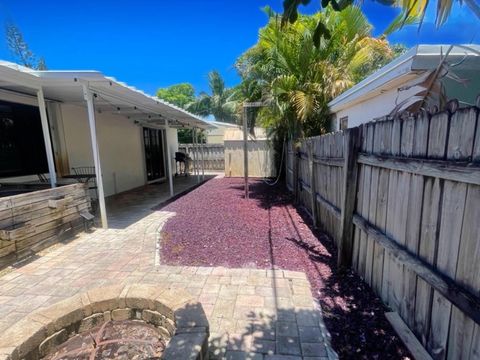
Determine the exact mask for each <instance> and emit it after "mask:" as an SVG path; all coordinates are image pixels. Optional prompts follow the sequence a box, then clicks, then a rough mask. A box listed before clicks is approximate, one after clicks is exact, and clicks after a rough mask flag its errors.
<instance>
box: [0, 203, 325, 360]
mask: <svg viewBox="0 0 480 360" xmlns="http://www.w3.org/2000/svg"><path fill="white" fill-rule="evenodd" d="M119 213H120V211H119ZM174 215H175V214H174V213H169V212H165V211H155V212H152V211H149V212H143V213H142V217H141V218H140V217H139V218H135V219H134V220H135V221H132V219H131V218H129V217H124V218H122V217H121V216H117V218H116V221H117V225H118V226H119V229H107V230H103V229H97V230H95V231H93V232H92V233H82V234H80V235H78V236H77V237H76V238H75V239H73V240H72V241H70V242H68V243H61V244H57V245H54V246H52V247H50V248H49V249H47V250H45V251H43V252H42V253H40V254H39V255H38V256H37V257H36V258H34V259H31V261H30V262H28V263H25V264H23V265H19V266H16V267H14V268H12V269H11V270H10V271H7V272H4V273H3V275H2V276H0V334H1V332H2V331H3V330H4V329H6V328H8V327H9V326H11V325H12V324H14V323H15V322H16V321H18V320H19V319H21V318H23V317H25V316H26V315H27V314H28V313H30V312H32V311H35V310H36V309H38V308H40V307H44V306H50V305H52V304H54V303H55V302H57V301H60V300H62V299H65V298H67V297H70V296H72V295H74V294H77V293H79V292H83V291H86V290H88V289H91V288H94V287H99V286H107V285H112V284H119V283H120V284H131V283H147V284H158V285H159V286H166V287H169V288H173V289H175V288H182V289H186V290H187V291H189V292H190V293H191V294H192V296H194V297H196V298H197V299H198V301H200V302H201V304H202V306H203V308H204V309H205V312H206V314H207V316H208V319H209V322H210V332H211V337H210V351H211V358H212V359H222V358H223V359H264V360H282V359H285V360H290V359H292V360H293V359H302V358H304V359H326V358H327V355H331V357H334V354H333V352H332V351H331V350H329V347H328V346H326V344H328V341H326V339H325V337H326V335H325V334H326V332H325V329H324V326H323V321H322V318H321V312H320V310H319V309H318V307H317V306H316V304H315V303H314V301H313V298H312V296H311V293H310V290H309V283H308V281H307V279H306V276H305V274H303V273H300V272H291V271H282V270H259V269H226V268H219V267H216V268H213V267H212V268H209V267H181V266H180V267H175V266H166V265H161V264H159V259H158V257H156V254H157V253H158V251H157V250H156V247H157V242H158V234H159V231H160V229H161V228H162V226H163V224H164V223H165V221H166V220H167V219H168V218H169V217H171V216H174ZM122 219H123V220H124V221H125V222H124V223H122ZM327 340H328V339H327ZM278 354H283V355H278Z"/></svg>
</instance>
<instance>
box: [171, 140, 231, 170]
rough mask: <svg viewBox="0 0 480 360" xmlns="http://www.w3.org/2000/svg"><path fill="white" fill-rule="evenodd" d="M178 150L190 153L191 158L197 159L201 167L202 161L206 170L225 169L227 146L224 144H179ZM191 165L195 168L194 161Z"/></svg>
mask: <svg viewBox="0 0 480 360" xmlns="http://www.w3.org/2000/svg"><path fill="white" fill-rule="evenodd" d="M178 151H180V152H183V153H185V154H188V155H190V158H191V159H197V164H198V167H199V169H201V168H202V162H203V165H204V169H205V170H224V169H225V146H224V145H223V144H199V145H197V146H196V147H194V146H193V144H179V145H178ZM202 151H203V157H202ZM202 159H203V160H202ZM190 167H191V168H192V169H193V161H190ZM190 171H192V170H190Z"/></svg>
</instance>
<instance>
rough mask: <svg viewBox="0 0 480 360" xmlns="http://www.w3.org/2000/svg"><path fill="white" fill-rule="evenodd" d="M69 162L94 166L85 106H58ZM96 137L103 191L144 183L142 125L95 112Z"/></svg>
mask: <svg viewBox="0 0 480 360" xmlns="http://www.w3.org/2000/svg"><path fill="white" fill-rule="evenodd" d="M61 113H62V120H63V127H64V136H65V143H66V150H67V153H68V159H69V161H68V162H69V166H70V168H72V167H77V166H93V155H92V149H91V141H90V132H89V127H88V118H87V112H86V108H84V107H81V106H75V105H62V106H61ZM96 121H97V138H98V143H99V152H100V161H101V165H102V173H103V184H104V189H105V195H106V196H109V195H113V194H116V193H119V192H122V191H126V190H129V189H132V188H135V187H138V186H142V185H144V184H145V181H146V178H145V160H144V156H143V143H142V128H141V127H140V126H138V125H136V124H134V123H133V121H131V120H128V119H126V118H125V117H123V116H117V115H113V114H108V113H102V114H98V113H97V114H96Z"/></svg>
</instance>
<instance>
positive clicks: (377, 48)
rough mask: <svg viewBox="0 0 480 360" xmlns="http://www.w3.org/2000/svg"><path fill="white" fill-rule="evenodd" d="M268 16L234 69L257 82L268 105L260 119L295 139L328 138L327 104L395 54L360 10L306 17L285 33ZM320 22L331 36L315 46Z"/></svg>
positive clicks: (243, 76) (349, 9)
mask: <svg viewBox="0 0 480 360" xmlns="http://www.w3.org/2000/svg"><path fill="white" fill-rule="evenodd" d="M267 13H268V14H269V16H270V18H269V23H268V25H267V26H266V27H265V28H263V29H261V30H260V35H259V40H258V43H257V45H255V46H254V47H253V48H251V49H250V50H248V51H247V52H246V53H245V54H244V55H242V57H241V58H240V59H239V60H238V61H237V64H236V66H237V69H238V71H239V72H240V75H241V76H242V79H244V81H248V82H251V81H256V83H257V86H259V87H260V88H261V89H262V91H261V93H262V99H263V100H264V101H265V102H266V103H268V104H270V106H269V107H268V108H265V109H263V110H261V111H260V119H261V120H263V121H264V122H265V123H266V124H267V125H269V126H271V127H273V128H277V129H280V130H281V131H282V132H287V133H288V134H289V137H291V138H297V137H299V136H303V135H307V136H312V135H318V134H321V133H324V132H326V131H327V130H328V127H329V115H328V106H327V104H328V102H329V101H330V100H331V99H333V98H334V97H335V96H337V95H339V94H340V93H341V92H343V91H344V90H346V89H348V88H349V87H351V86H352V85H353V84H354V83H355V82H356V81H358V79H359V77H362V76H364V75H366V74H364V72H365V69H366V66H365V65H366V64H368V63H369V62H372V60H373V59H374V58H375V59H376V60H378V59H377V57H378V56H379V55H382V56H384V58H385V59H390V58H391V57H392V55H393V52H392V51H391V48H390V46H389V44H388V42H387V41H386V40H385V39H384V38H374V37H372V35H371V31H372V26H371V25H370V24H369V23H368V20H367V19H366V17H365V16H364V15H363V13H362V11H361V10H360V9H359V8H358V7H348V8H347V9H345V10H344V11H342V12H336V11H334V10H333V9H326V10H325V11H324V12H321V13H318V14H316V15H313V16H304V15H302V16H300V17H299V18H298V21H296V22H295V23H294V24H291V25H289V26H288V27H286V28H282V25H281V20H280V19H279V17H278V16H276V14H274V13H273V12H272V11H271V10H270V9H267ZM319 21H321V22H322V23H324V24H325V26H326V28H327V30H328V31H329V33H330V37H329V39H321V40H320V42H319V44H318V46H315V45H314V42H313V41H312V40H313V38H314V37H315V32H316V26H317V23H318V22H319Z"/></svg>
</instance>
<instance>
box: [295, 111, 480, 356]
mask: <svg viewBox="0 0 480 360" xmlns="http://www.w3.org/2000/svg"><path fill="white" fill-rule="evenodd" d="M478 114H479V109H478V108H476V107H471V108H465V109H460V110H457V111H456V112H455V113H453V114H451V113H449V112H440V113H437V114H434V115H429V114H426V113H425V114H420V115H419V116H417V117H416V118H409V119H405V120H401V119H397V120H387V121H381V122H372V123H368V124H365V125H362V126H360V127H358V128H353V129H348V130H346V131H345V132H337V133H334V134H328V135H324V136H320V137H314V138H309V139H306V140H304V141H302V142H301V144H300V146H299V147H298V146H297V147H296V148H295V149H294V148H293V147H292V145H291V144H289V145H288V151H287V154H288V157H287V161H286V167H287V186H288V187H289V188H290V189H291V190H292V191H293V192H294V193H295V194H296V199H297V201H298V202H299V203H300V204H301V205H303V206H304V207H305V208H306V209H307V210H308V211H309V213H310V214H311V216H312V218H313V222H314V224H317V223H318V225H319V226H321V227H322V228H323V229H324V230H325V231H326V232H328V233H329V234H330V235H331V236H332V237H333V239H335V241H336V243H337V246H338V250H339V251H338V253H339V255H338V256H339V257H338V261H339V265H341V266H352V268H353V269H354V270H355V271H356V272H357V273H358V274H359V275H360V276H362V277H363V279H364V280H365V281H366V282H367V283H368V284H369V285H370V286H371V287H372V288H373V290H374V291H375V292H376V293H377V294H378V295H379V296H380V297H381V298H382V300H383V301H384V302H385V303H386V304H388V305H389V306H390V307H391V308H392V310H393V311H395V312H397V313H398V314H399V315H400V317H401V319H403V322H404V323H405V324H406V325H407V326H408V327H409V328H410V330H411V331H412V332H413V333H414V334H415V336H416V338H417V340H418V341H420V343H421V344H422V345H423V346H424V347H425V349H426V350H427V351H428V353H429V354H430V356H432V357H433V358H434V359H446V358H448V359H460V358H461V359H478V358H479V357H480V325H479V324H480V121H479V119H478V118H479V116H478Z"/></svg>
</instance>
